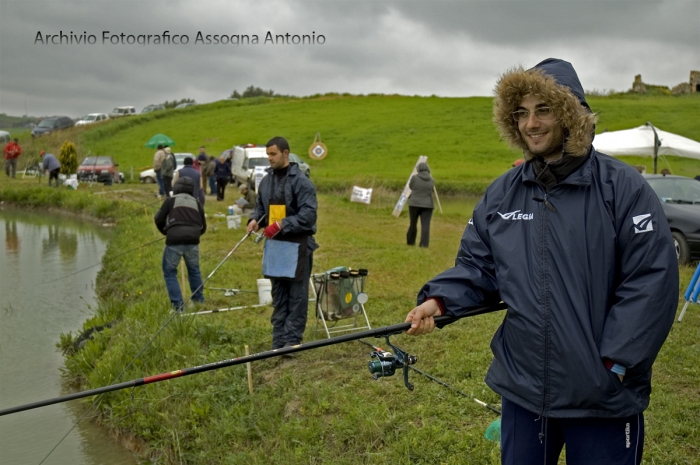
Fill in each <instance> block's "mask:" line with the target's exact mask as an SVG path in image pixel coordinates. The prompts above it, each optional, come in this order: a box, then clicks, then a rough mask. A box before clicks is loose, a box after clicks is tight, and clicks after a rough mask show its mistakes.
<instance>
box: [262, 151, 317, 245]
mask: <svg viewBox="0 0 700 465" xmlns="http://www.w3.org/2000/svg"><path fill="white" fill-rule="evenodd" d="M266 171H267V175H266V176H265V177H264V178H262V180H261V181H260V186H258V201H257V203H256V205H255V209H254V210H253V211H252V212H251V214H250V219H251V220H256V221H258V224H259V225H260V227H261V228H263V227H265V226H267V224H268V221H267V220H268V217H267V216H266V217H265V218H264V219H263V220H262V221H261V220H260V218H262V216H263V215H267V214H269V212H270V183H271V182H274V178H275V174H274V170H273V169H272V168H268V169H267V170H266ZM284 199H285V205H286V207H287V217H286V218H285V219H284V220H283V221H282V229H281V230H280V233H281V234H283V235H290V236H291V235H298V234H305V235H307V236H308V239H307V247H308V250H309V251H310V252H313V251H314V250H316V249H317V248H318V244H317V243H316V241H315V240H314V237H313V235H314V234H316V210H317V208H318V202H317V201H316V187H315V186H314V183H313V182H311V180H310V179H309V178H307V177H306V175H304V174H303V173H302V172H301V171H300V170H299V165H297V164H296V163H290V164H289V171H288V173H287V182H286V183H285V185H284Z"/></svg>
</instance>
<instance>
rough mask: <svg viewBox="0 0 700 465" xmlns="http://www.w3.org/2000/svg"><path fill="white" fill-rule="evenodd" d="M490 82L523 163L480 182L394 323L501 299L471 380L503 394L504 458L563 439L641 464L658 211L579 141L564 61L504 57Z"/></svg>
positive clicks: (673, 262) (592, 118)
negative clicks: (448, 243)
mask: <svg viewBox="0 0 700 465" xmlns="http://www.w3.org/2000/svg"><path fill="white" fill-rule="evenodd" d="M495 93H496V97H495V100H494V122H495V124H496V126H497V127H498V129H499V131H500V132H501V136H502V137H503V139H504V140H505V141H507V142H508V143H509V144H510V145H511V146H513V147H516V148H518V149H520V150H522V152H523V158H524V159H525V160H526V162H525V163H523V164H521V165H519V166H517V167H515V168H513V169H511V170H509V171H508V172H506V173H505V174H503V175H502V176H500V177H499V178H498V179H497V180H496V181H494V182H493V184H491V185H490V186H489V187H488V189H487V190H486V193H485V195H484V198H483V199H482V200H481V201H480V202H479V203H478V204H477V206H476V207H475V209H474V213H473V215H472V219H471V220H470V221H469V224H468V225H467V228H466V229H465V231H464V235H463V236H462V241H461V244H460V249H459V252H458V254H457V259H456V260H455V266H454V267H453V268H450V269H448V270H446V271H444V272H443V273H441V274H439V275H438V276H436V277H435V278H433V279H432V280H431V281H429V282H428V283H426V284H425V285H424V286H423V288H422V289H421V290H420V293H419V295H418V304H419V305H418V306H417V307H416V308H414V309H413V310H412V311H411V312H410V313H409V314H408V316H407V318H406V320H407V321H411V322H412V328H411V329H410V330H409V334H415V335H418V334H425V333H428V332H431V331H432V330H433V328H434V320H433V316H437V315H440V314H450V315H460V314H463V313H464V312H465V311H467V310H469V309H473V308H475V307H480V306H488V305H494V304H496V303H498V302H499V301H501V300H502V301H503V302H504V303H505V304H507V306H508V309H507V310H506V314H505V318H504V320H503V322H502V324H501V326H500V327H499V329H498V331H497V332H496V334H495V336H494V338H493V341H492V342H491V350H492V352H493V355H494V358H493V361H492V363H491V367H490V368H489V371H488V373H487V375H486V383H487V384H488V385H489V387H491V388H492V389H493V390H494V391H496V392H497V393H498V394H500V395H501V396H502V399H503V418H502V436H501V451H502V461H503V463H518V464H529V463H537V464H542V463H545V464H549V463H551V464H556V463H557V458H558V456H559V453H560V451H561V449H562V447H563V445H564V443H566V446H567V460H571V462H569V463H585V464H592V463H595V464H598V463H601V464H603V463H605V464H618V463H619V464H623V463H624V464H628V463H629V464H633V463H640V462H641V452H642V445H643V436H644V435H643V432H644V429H643V416H642V412H643V411H644V410H645V409H646V408H647V407H648V405H649V394H650V392H651V367H652V364H653V363H654V360H655V358H656V356H657V354H658V352H659V350H660V349H661V346H662V344H663V343H664V341H665V339H666V336H667V335H668V332H669V331H670V328H671V325H672V323H673V318H674V316H675V312H676V308H677V304H678V286H679V283H678V264H677V259H676V253H675V248H674V244H673V239H672V237H671V231H670V228H669V226H668V223H667V221H666V217H665V216H664V213H663V210H662V209H661V205H660V203H659V200H658V198H657V197H656V195H655V194H654V192H653V191H652V189H651V188H650V187H649V185H648V184H647V183H646V181H645V180H644V179H643V178H642V177H641V176H640V175H639V173H638V172H637V171H636V170H635V169H634V168H632V167H631V166H629V165H627V164H625V163H623V162H620V161H618V160H616V159H614V158H611V157H609V156H607V155H605V154H603V153H600V152H597V151H596V150H595V148H594V147H593V146H592V140H593V136H594V131H595V122H596V115H595V114H594V113H592V112H591V110H590V108H589V106H588V104H587V103H586V101H585V98H584V92H583V87H582V86H581V84H580V82H579V80H578V76H577V75H576V72H575V71H574V69H573V67H572V66H571V64H570V63H568V62H565V61H562V60H557V59H548V60H545V61H543V62H541V63H540V64H538V65H537V66H535V67H534V68H532V69H529V70H525V69H523V68H515V69H512V70H510V71H508V72H506V73H505V74H504V75H503V76H501V78H500V80H499V82H498V84H497V85H496V88H495ZM460 349H462V350H468V348H466V347H465V348H460ZM532 429H534V431H531V430H532ZM515 430H518V431H517V432H518V434H517V435H516V434H515ZM592 457H593V458H592ZM613 457H617V458H616V459H613ZM576 460H579V461H576Z"/></svg>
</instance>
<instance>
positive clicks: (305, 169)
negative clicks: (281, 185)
mask: <svg viewBox="0 0 700 465" xmlns="http://www.w3.org/2000/svg"><path fill="white" fill-rule="evenodd" d="M289 162H290V163H296V164H297V165H299V169H300V170H301V172H302V173H304V174H305V175H306V177H307V178H310V177H311V167H310V166H309V164H308V163H306V162H305V161H304V160H302V159H301V157H300V156H299V155H297V154H296V153H290V154H289Z"/></svg>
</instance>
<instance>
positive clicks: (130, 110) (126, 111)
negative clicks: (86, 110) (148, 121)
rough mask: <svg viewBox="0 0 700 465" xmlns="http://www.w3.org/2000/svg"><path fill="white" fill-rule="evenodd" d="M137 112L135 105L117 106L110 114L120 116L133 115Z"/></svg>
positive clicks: (112, 116) (115, 116) (110, 115)
mask: <svg viewBox="0 0 700 465" xmlns="http://www.w3.org/2000/svg"><path fill="white" fill-rule="evenodd" d="M135 114H136V108H134V107H128V106H127V107H116V108H115V109H114V110H112V113H110V114H109V117H110V118H119V117H120V116H131V115H135Z"/></svg>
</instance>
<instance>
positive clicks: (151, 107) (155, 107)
mask: <svg viewBox="0 0 700 465" xmlns="http://www.w3.org/2000/svg"><path fill="white" fill-rule="evenodd" d="M158 110H165V105H160V104H159V105H148V106H146V107H144V108H143V110H141V114H143V113H150V112H152V111H158Z"/></svg>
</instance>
